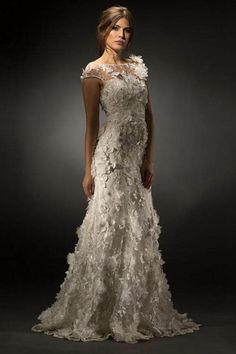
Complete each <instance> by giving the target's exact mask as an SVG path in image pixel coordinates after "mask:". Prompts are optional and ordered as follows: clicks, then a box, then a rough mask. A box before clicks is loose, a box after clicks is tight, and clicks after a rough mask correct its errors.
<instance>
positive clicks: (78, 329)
mask: <svg viewBox="0 0 236 354" xmlns="http://www.w3.org/2000/svg"><path fill="white" fill-rule="evenodd" d="M130 59H131V61H130V62H128V63H122V64H104V63H99V62H95V61H94V62H89V63H88V64H87V66H86V67H85V69H82V75H81V80H84V79H85V78H87V77H97V78H99V79H100V80H101V82H102V83H103V85H102V88H101V92H100V105H101V107H102V109H103V111H104V112H105V114H106V121H105V123H104V124H103V125H101V126H100V128H99V132H98V139H97V143H96V148H95V152H94V155H93V158H92V163H91V174H92V176H93V177H94V181H95V191H94V194H93V195H92V197H91V198H88V199H87V201H88V205H87V208H86V215H85V217H84V220H83V222H82V224H81V225H80V226H79V227H78V228H77V235H78V242H77V244H76V245H75V249H74V252H72V253H69V254H68V255H67V262H68V265H69V267H68V270H67V271H66V272H65V273H66V276H65V279H64V281H63V283H62V284H61V285H60V291H59V292H58V293H57V294H56V300H55V302H54V303H53V304H52V305H51V307H49V308H47V309H46V310H44V311H42V312H41V314H40V315H39V317H38V319H39V320H40V323H38V324H35V325H34V326H33V327H32V330H33V331H35V332H44V333H45V334H48V335H53V336H55V337H58V338H65V339H69V340H75V341H77V340H78V341H79V340H81V341H93V340H95V341H99V340H105V339H107V338H109V337H112V338H113V339H114V340H115V341H124V342H127V343H136V342H137V341H138V340H142V339H143V340H147V339H150V338H152V337H154V336H157V337H164V336H169V337H170V336H174V335H181V334H185V333H190V332H193V331H194V330H199V327H200V326H202V324H197V323H195V322H194V321H193V320H192V319H191V318H188V317H187V313H179V312H178V311H177V310H176V309H175V308H174V305H173V302H172V297H171V296H172V295H171V292H170V289H169V284H168V281H167V278H166V275H165V273H164V271H163V268H162V265H163V264H164V263H165V262H164V260H163V259H162V255H161V250H160V249H159V242H158V238H159V235H160V233H161V226H160V225H159V215H158V214H157V211H156V210H155V209H154V207H153V201H152V194H151V188H150V189H147V188H145V187H144V186H143V184H142V180H141V173H140V166H141V163H142V158H143V156H144V151H145V146H146V143H147V138H148V131H147V126H146V122H145V106H146V104H147V100H148V91H147V86H146V80H147V77H148V68H147V66H146V65H145V63H144V61H143V59H142V56H140V55H139V56H138V55H134V54H131V55H130Z"/></svg>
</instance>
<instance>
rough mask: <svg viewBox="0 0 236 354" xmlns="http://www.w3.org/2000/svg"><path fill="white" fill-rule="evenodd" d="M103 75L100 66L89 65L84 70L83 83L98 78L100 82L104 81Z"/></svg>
mask: <svg viewBox="0 0 236 354" xmlns="http://www.w3.org/2000/svg"><path fill="white" fill-rule="evenodd" d="M103 76H104V75H103V73H102V70H101V68H100V67H99V66H97V65H95V64H94V63H93V62H90V63H88V64H87V66H86V67H85V69H84V68H82V74H81V76H80V79H81V81H82V80H83V79H86V78H87V77H96V78H98V79H100V80H103Z"/></svg>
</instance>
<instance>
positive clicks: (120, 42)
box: [116, 41, 124, 44]
mask: <svg viewBox="0 0 236 354" xmlns="http://www.w3.org/2000/svg"><path fill="white" fill-rule="evenodd" d="M116 43H119V44H124V42H122V41H116Z"/></svg>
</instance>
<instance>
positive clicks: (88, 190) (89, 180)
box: [82, 173, 95, 198]
mask: <svg viewBox="0 0 236 354" xmlns="http://www.w3.org/2000/svg"><path fill="white" fill-rule="evenodd" d="M82 185H83V189H84V193H85V195H86V197H87V198H91V197H92V195H93V194H94V189H95V184H94V178H93V177H92V175H91V173H85V175H84V179H83V182H82Z"/></svg>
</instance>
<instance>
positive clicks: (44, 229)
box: [1, 1, 236, 324]
mask: <svg viewBox="0 0 236 354" xmlns="http://www.w3.org/2000/svg"><path fill="white" fill-rule="evenodd" d="M112 5H123V6H127V7H128V8H129V9H130V10H131V12H132V13H133V15H134V17H135V21H136V27H135V36H134V43H133V47H132V52H133V53H134V54H136V55H142V57H143V59H144V61H145V63H146V65H147V66H148V69H149V88H150V96H151V103H152V109H153V113H154V118H155V141H154V164H155V176H154V181H153V188H152V190H153V192H152V193H153V203H154V207H155V208H156V209H157V211H158V214H159V216H160V224H161V226H162V233H161V236H160V247H161V249H162V254H163V258H164V260H165V262H166V263H165V265H164V270H165V272H166V274H167V278H168V280H169V283H170V288H171V291H172V292H173V296H175V294H176V296H177V292H178V291H179V292H181V291H188V292H189V291H193V292H200V293H201V294H203V295H204V294H219V296H220V297H221V299H224V301H223V302H222V303H224V304H225V303H227V299H228V296H231V295H232V294H233V291H234V290H235V269H236V268H235V266H236V257H235V245H236V238H235V189H234V188H233V187H234V182H235V175H236V163H235V162H236V159H235V147H236V142H235V129H236V121H235V62H236V49H235V39H236V38H235V37H236V36H235V2H234V1H224V2H223V1H221V2H213V1H212V2H211V1H173V2H169V1H167V2H156V4H155V7H154V5H153V4H152V3H151V2H143V1H142V2H141V3H140V4H138V3H136V2H134V1H118V2H112V1H111V2H110V1H97V2H91V1H90V2H87V1H86V2H81V1H34V2H31V3H26V2H24V1H11V2H10V3H9V4H8V5H5V6H4V5H2V7H1V14H2V17H3V20H4V23H3V22H1V24H3V26H2V27H3V28H2V30H1V52H2V53H1V152H2V159H1V187H2V191H1V225H2V231H1V269H2V278H1V283H2V291H1V293H2V299H3V302H2V304H4V306H5V308H6V307H7V306H8V307H9V308H10V307H11V308H12V306H13V303H14V301H16V298H18V299H19V298H20V297H21V298H22V299H23V298H24V300H25V301H26V302H27V301H30V303H31V306H36V307H37V310H35V314H38V311H41V310H42V309H43V304H42V298H43V297H45V305H47V306H48V305H49V302H51V301H52V300H53V299H54V295H55V292H56V291H58V290H59V284H61V283H62V281H63V278H64V276H65V271H66V270H67V262H66V255H67V253H69V252H72V251H73V249H74V245H75V243H76V242H77V236H76V234H75V231H76V227H77V226H79V225H80V224H81V223H82V220H83V218H84V216H85V210H86V205H87V202H86V198H85V195H84V192H83V189H82V179H83V176H84V134H85V113H84V107H83V101H82V92H81V82H80V75H81V72H82V68H84V67H85V66H86V65H87V63H88V62H90V61H92V60H95V59H96V58H98V57H99V54H98V51H97V44H96V26H97V23H98V20H99V15H100V13H101V11H102V10H103V9H105V8H106V7H108V6H112ZM101 119H104V116H103V113H101ZM30 291H32V292H30ZM22 294H23V295H22ZM29 294H30V296H29ZM222 296H223V297H224V298H222ZM29 297H30V299H29ZM8 301H10V302H8ZM204 306H205V308H206V307H207V306H208V304H207V303H205V304H204ZM34 308H35V307H34ZM185 310H186V309H185ZM19 311H20V310H19ZM6 317H7V315H6ZM33 322H35V315H33V316H32V324H33Z"/></svg>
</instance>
